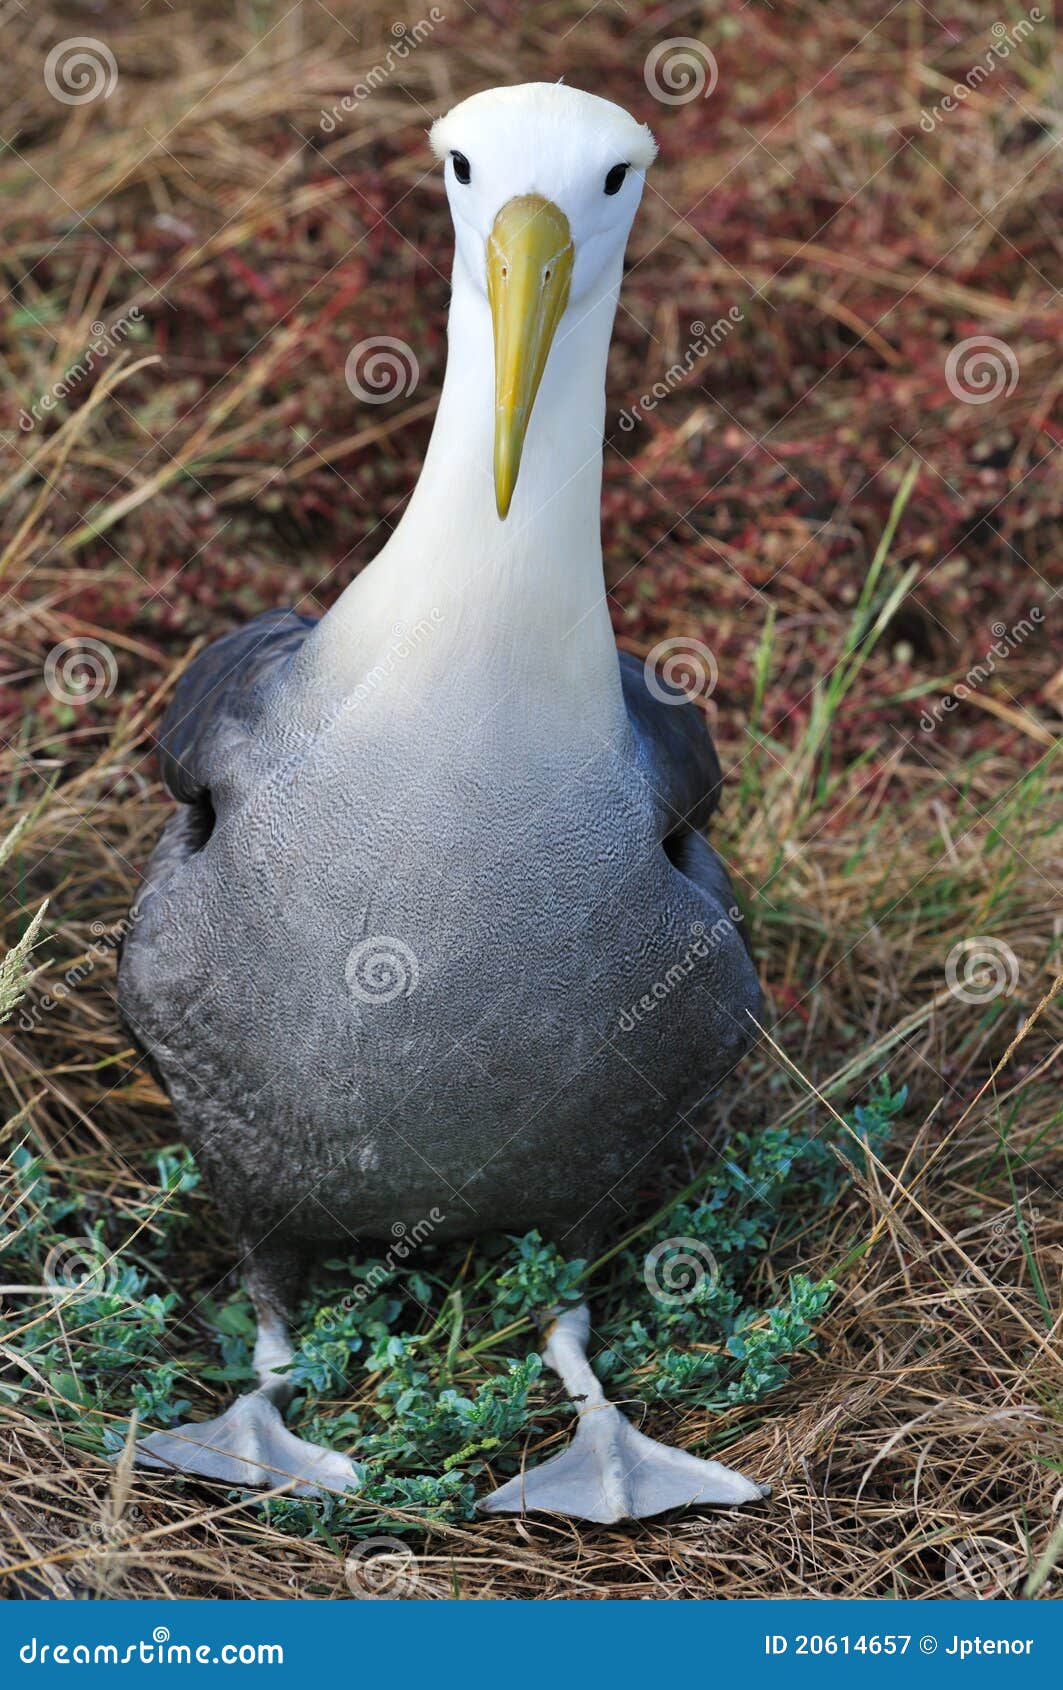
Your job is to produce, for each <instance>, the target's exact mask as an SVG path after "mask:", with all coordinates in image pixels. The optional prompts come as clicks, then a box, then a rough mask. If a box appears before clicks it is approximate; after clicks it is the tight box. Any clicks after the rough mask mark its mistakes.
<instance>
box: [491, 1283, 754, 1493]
mask: <svg viewBox="0 0 1063 1690" xmlns="http://www.w3.org/2000/svg"><path fill="white" fill-rule="evenodd" d="M589 1334H590V1310H589V1309H588V1308H587V1305H586V1303H581V1304H580V1306H579V1307H578V1308H575V1309H566V1310H565V1312H564V1313H563V1314H560V1315H558V1316H557V1318H556V1319H555V1320H554V1322H553V1324H552V1326H551V1327H550V1329H549V1334H548V1338H547V1342H546V1347H545V1349H544V1350H543V1357H544V1359H545V1361H546V1362H547V1365H548V1366H550V1367H552V1368H553V1370H554V1372H555V1373H556V1374H558V1376H559V1377H560V1379H561V1382H562V1384H563V1385H564V1387H565V1390H566V1391H567V1392H568V1395H569V1397H570V1398H571V1400H572V1402H573V1404H574V1405H575V1408H576V1410H577V1412H578V1414H579V1419H578V1421H577V1423H576V1433H575V1436H574V1437H573V1439H572V1442H571V1443H570V1444H569V1446H568V1448H567V1449H564V1450H562V1451H561V1454H560V1455H555V1456H552V1457H551V1459H550V1460H549V1461H544V1462H543V1463H542V1465H541V1466H539V1467H533V1468H531V1469H530V1470H529V1471H528V1472H526V1473H519V1474H518V1475H517V1477H516V1478H515V1479H510V1481H509V1483H508V1484H505V1485H503V1486H502V1487H501V1489H499V1490H496V1491H494V1492H492V1494H491V1495H490V1496H486V1497H484V1499H483V1501H482V1502H479V1503H477V1505H476V1506H477V1508H478V1509H479V1511H480V1512H481V1513H483V1514H523V1513H530V1512H531V1511H532V1510H536V1511H539V1512H545V1513H550V1514H569V1515H572V1516H573V1517H574V1518H575V1519H577V1520H597V1521H600V1522H602V1523H603V1524H611V1523H612V1522H613V1521H616V1520H640V1519H644V1518H646V1517H647V1516H648V1515H651V1514H663V1513H664V1511H665V1510H666V1509H668V1508H689V1507H693V1506H695V1505H697V1506H704V1505H705V1504H708V1503H716V1504H722V1503H737V1502H759V1501H760V1499H761V1498H762V1497H765V1496H770V1494H771V1487H770V1486H769V1485H758V1484H756V1483H754V1481H753V1480H752V1479H746V1478H743V1477H742V1475H741V1474H740V1473H734V1472H732V1471H731V1469H730V1468H729V1467H721V1465H720V1463H719V1462H718V1461H702V1460H700V1459H699V1458H698V1457H697V1456H696V1455H687V1454H686V1452H685V1451H684V1450H681V1449H672V1448H671V1447H670V1446H669V1445H668V1444H659V1443H656V1442H655V1441H654V1440H653V1439H652V1438H647V1437H644V1436H643V1435H642V1433H641V1432H637V1431H636V1430H635V1428H634V1426H632V1424H631V1422H630V1421H629V1420H627V1419H625V1417H624V1416H623V1415H622V1414H621V1412H620V1410H619V1409H618V1408H616V1407H615V1406H614V1405H613V1404H612V1403H611V1402H609V1401H608V1399H607V1398H606V1395H605V1392H604V1391H603V1390H602V1387H601V1385H600V1384H599V1382H598V1380H597V1379H596V1378H595V1376H594V1373H593V1372H592V1370H591V1366H590V1363H589V1362H588V1360H587V1339H588V1336H589Z"/></svg>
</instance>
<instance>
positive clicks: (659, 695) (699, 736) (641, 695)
mask: <svg viewBox="0 0 1063 1690" xmlns="http://www.w3.org/2000/svg"><path fill="white" fill-rule="evenodd" d="M620 678H621V681H622V682H623V687H624V702H625V704H626V705H627V713H628V719H629V720H630V722H631V725H632V728H633V729H634V731H635V737H636V739H637V741H638V743H639V749H640V751H641V754H642V758H643V762H644V766H645V772H646V777H647V779H648V781H649V783H650V785H651V787H652V789H653V791H654V793H655V795H656V797H657V799H658V802H659V803H660V805H661V809H662V820H663V822H664V832H663V834H662V837H663V838H668V837H669V836H670V835H672V834H673V833H676V832H681V831H683V830H685V829H692V830H695V831H696V830H698V829H700V828H703V827H704V826H705V825H706V823H707V822H708V820H709V817H710V816H711V815H712V813H713V811H714V810H715V808H716V806H717V804H718V802H719V797H720V786H721V783H722V778H723V777H722V775H721V773H720V762H719V758H718V757H717V755H716V749H715V747H714V745H713V743H712V740H711V738H710V737H709V730H708V728H707V727H706V726H705V718H704V716H703V715H702V713H701V711H700V710H699V709H698V707H697V705H696V704H694V703H693V702H692V701H691V700H690V698H689V697H687V695H686V694H685V693H684V692H683V691H682V690H681V689H680V688H679V687H673V686H669V685H667V684H666V683H665V682H663V681H660V680H655V681H654V687H655V689H656V695H655V693H654V692H651V691H650V689H649V687H648V686H647V684H646V674H645V670H644V667H643V665H642V663H641V662H640V661H639V659H638V658H637V657H633V656H632V655H631V653H630V652H627V651H622V652H621V653H620Z"/></svg>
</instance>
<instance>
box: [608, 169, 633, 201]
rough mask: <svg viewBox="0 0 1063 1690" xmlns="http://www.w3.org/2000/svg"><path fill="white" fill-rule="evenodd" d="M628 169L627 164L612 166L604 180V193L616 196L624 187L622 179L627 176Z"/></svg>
mask: <svg viewBox="0 0 1063 1690" xmlns="http://www.w3.org/2000/svg"><path fill="white" fill-rule="evenodd" d="M630 168H631V166H630V165H628V164H614V165H613V168H612V170H610V172H609V174H608V176H607V177H606V178H605V191H606V193H607V194H618V193H619V192H620V190H621V188H622V187H623V186H624V177H625V176H626V175H627V173H628V171H629V170H630Z"/></svg>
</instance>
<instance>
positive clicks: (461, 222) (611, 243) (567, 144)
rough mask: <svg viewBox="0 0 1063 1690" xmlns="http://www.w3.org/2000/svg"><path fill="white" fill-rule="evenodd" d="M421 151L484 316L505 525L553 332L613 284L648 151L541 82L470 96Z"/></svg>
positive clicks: (587, 98)
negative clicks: (441, 182)
mask: <svg viewBox="0 0 1063 1690" xmlns="http://www.w3.org/2000/svg"><path fill="white" fill-rule="evenodd" d="M431 143H432V147H433V150H434V151H435V153H436V154H437V156H438V157H439V158H440V159H441V160H442V161H443V163H444V167H445V179H446V188H447V196H448V199H449V201H450V208H451V213H452V215H453V218H454V231H455V247H456V251H455V267H456V271H457V272H460V274H461V278H462V280H463V282H464V283H465V284H466V285H468V286H471V287H472V288H473V289H474V290H476V291H478V292H479V294H480V295H481V296H483V297H486V299H487V301H488V303H489V306H490V314H491V321H492V327H493V335H494V373H495V440H494V479H495V500H496V504H497V507H498V514H499V516H500V517H502V518H505V516H506V515H507V514H508V511H509V506H510V501H511V499H512V497H513V490H514V488H515V486H516V482H517V475H518V472H519V469H520V460H521V453H522V450H523V446H524V438H525V435H526V433H527V428H528V421H529V418H530V416H531V411H532V406H533V405H534V403H535V396H536V394H537V392H538V390H539V383H540V381H541V379H542V374H543V371H544V369H545V367H546V361H547V358H548V356H549V353H550V347H551V344H552V343H553V340H554V336H555V334H556V333H557V329H558V325H559V324H560V322H561V319H562V317H563V316H564V314H565V312H566V311H567V310H570V311H575V310H578V309H579V306H580V302H581V301H583V300H586V299H587V298H588V296H590V295H592V294H593V293H594V291H595V290H596V289H598V290H600V289H601V287H602V284H603V281H605V282H607V283H608V284H609V285H611V286H614V287H615V285H616V283H618V281H619V277H620V271H621V266H622V261H623V254H624V248H625V246H626V244H627V237H628V233H629V231H630V229H631V224H632V221H633V219H634V216H635V212H636V210H637V209H638V204H639V200H640V199H641V197H642V186H643V182H644V180H645V174H646V171H647V170H648V168H649V166H650V165H651V164H652V162H653V159H654V155H655V153H656V150H657V149H656V145H655V143H654V140H653V136H652V135H651V134H650V132H649V130H648V129H647V128H646V126H645V124H642V123H638V122H636V120H635V119H634V118H633V117H631V116H629V114H628V113H627V112H626V111H624V110H623V109H622V108H621V107H620V106H616V105H613V104H612V102H611V101H609V100H602V99H599V98H598V96H597V95H595V94H586V93H583V92H582V91H581V90H579V89H577V88H568V87H566V86H565V85H564V84H561V83H544V82H531V83H525V84H523V85H521V86H519V87H515V88H492V89H488V90H487V91H486V92H484V93H481V94H474V95H473V96H472V97H471V99H468V100H463V101H462V103H461V104H460V105H458V106H455V107H454V109H453V110H452V111H450V112H448V113H447V115H446V116H445V117H442V118H440V119H439V121H438V122H437V123H436V124H435V125H434V126H433V128H432V133H431Z"/></svg>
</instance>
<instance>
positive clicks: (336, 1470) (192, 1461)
mask: <svg viewBox="0 0 1063 1690" xmlns="http://www.w3.org/2000/svg"><path fill="white" fill-rule="evenodd" d="M275 1285H276V1281H275V1280H274V1279H273V1278H272V1276H270V1278H266V1277H265V1276H264V1275H263V1274H262V1272H261V1270H260V1271H259V1272H257V1273H256V1271H255V1268H254V1266H253V1267H252V1270H251V1273H250V1274H249V1276H248V1289H249V1291H250V1293H251V1297H252V1300H253V1301H254V1304H255V1314H256V1315H257V1317H258V1332H257V1335H256V1338H255V1372H256V1374H257V1375H258V1388H257V1389H256V1390H254V1391H249V1392H248V1393H247V1395H246V1396H242V1397H237V1399H236V1401H235V1402H234V1403H233V1404H232V1406H231V1407H230V1408H227V1409H226V1410H225V1412H224V1413H223V1414H219V1415H218V1417H217V1419H215V1420H203V1421H199V1422H197V1423H195V1424H192V1423H189V1424H186V1425H182V1426H175V1427H174V1428H173V1429H172V1431H169V1432H152V1433H151V1435H150V1436H149V1437H146V1438H141V1439H140V1440H139V1442H138V1443H137V1445H136V1461H137V1465H138V1466H140V1467H158V1468H165V1469H167V1470H169V1471H177V1472H180V1473H193V1474H195V1475H197V1476H198V1477H200V1478H204V1479H216V1480H218V1481H219V1482H220V1483H221V1484H227V1485H268V1486H270V1487H274V1486H279V1485H284V1484H289V1485H290V1493H289V1494H291V1495H292V1496H321V1495H323V1494H324V1493H325V1492H327V1491H352V1490H356V1489H357V1488H358V1485H359V1484H360V1482H361V1481H360V1478H359V1474H358V1471H357V1469H356V1467H355V1466H354V1463H353V1462H352V1461H351V1460H350V1459H349V1458H348V1457H347V1456H346V1455H340V1454H339V1453H338V1452H337V1451H335V1450H329V1449H324V1448H322V1446H321V1445H320V1444H312V1443H307V1442H306V1441H305V1440H304V1439H303V1438H297V1437H296V1436H295V1434H294V1432H289V1430H288V1428H287V1427H286V1426H285V1424H284V1421H283V1420H282V1419H281V1410H282V1408H284V1407H285V1405H286V1404H287V1403H288V1401H289V1400H290V1398H291V1396H292V1386H291V1385H290V1384H289V1383H288V1380H287V1378H286V1376H285V1373H284V1369H285V1368H286V1367H287V1366H288V1364H289V1362H290V1361H291V1359H292V1347H291V1343H290V1341H289V1337H288V1322H287V1319H286V1314H285V1304H284V1302H283V1301H282V1300H281V1299H280V1298H279V1297H278V1296H277V1293H276V1289H275ZM293 1481H294V1482H293Z"/></svg>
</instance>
